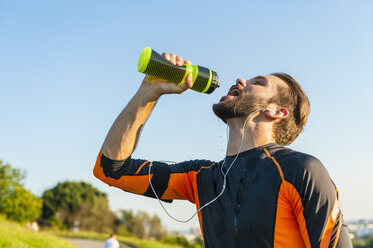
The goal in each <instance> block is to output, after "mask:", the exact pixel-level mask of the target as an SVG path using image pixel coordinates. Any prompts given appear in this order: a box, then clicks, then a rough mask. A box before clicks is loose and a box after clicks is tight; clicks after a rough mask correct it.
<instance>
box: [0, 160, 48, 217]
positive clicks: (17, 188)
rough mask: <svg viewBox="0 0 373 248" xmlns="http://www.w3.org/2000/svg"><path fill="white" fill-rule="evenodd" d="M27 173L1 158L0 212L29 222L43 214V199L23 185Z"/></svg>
mask: <svg viewBox="0 0 373 248" xmlns="http://www.w3.org/2000/svg"><path fill="white" fill-rule="evenodd" d="M24 178H25V173H24V172H23V171H21V170H19V169H15V168H12V167H11V166H10V165H9V164H4V163H3V162H2V161H1V160H0V213H3V214H5V215H6V217H7V218H8V219H11V220H14V221H18V222H21V223H23V222H27V221H33V220H35V219H36V218H38V217H39V216H40V214H41V207H42V199H40V198H38V197H36V196H35V195H34V194H32V193H31V192H30V191H28V190H26V189H25V188H24V186H23V185H22V180H23V179H24Z"/></svg>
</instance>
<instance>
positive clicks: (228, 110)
mask: <svg viewBox="0 0 373 248" xmlns="http://www.w3.org/2000/svg"><path fill="white" fill-rule="evenodd" d="M267 105H268V99H266V100H265V99H263V98H261V97H257V96H248V95H241V96H237V97H235V98H234V99H231V100H226V101H222V102H219V103H215V104H214V105H213V106H212V109H213V111H214V113H215V115H216V116H217V117H219V118H220V119H221V120H222V121H224V122H225V123H227V120H228V119H230V118H235V117H247V116H249V114H251V113H252V112H254V111H255V110H258V109H261V108H265V107H267Z"/></svg>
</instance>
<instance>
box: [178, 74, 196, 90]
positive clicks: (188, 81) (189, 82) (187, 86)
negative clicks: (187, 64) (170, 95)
mask: <svg viewBox="0 0 373 248" xmlns="http://www.w3.org/2000/svg"><path fill="white" fill-rule="evenodd" d="M192 86H193V75H192V73H189V74H188V75H187V76H186V77H185V82H184V83H183V84H181V85H180V88H181V89H182V91H181V92H180V93H183V92H184V91H186V90H187V89H190V88H192Z"/></svg>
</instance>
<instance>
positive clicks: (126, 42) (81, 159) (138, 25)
mask: <svg viewBox="0 0 373 248" xmlns="http://www.w3.org/2000/svg"><path fill="white" fill-rule="evenodd" d="M301 2H302V3H301ZM372 13H373V2H372V1H368V0H366V1H307V2H306V1H217V0H215V1H91V0H89V1H88V0H87V1H76V0H74V1H72V0H71V1H1V2H0V94H1V97H0V114H1V121H0V159H2V160H4V161H5V162H8V163H10V164H11V165H12V166H14V167H18V168H22V169H24V170H25V171H26V172H27V178H26V180H25V183H26V187H27V188H28V189H30V190H32V191H33V192H34V193H35V194H37V195H39V196H40V195H41V194H42V192H43V191H44V190H45V189H48V188H50V187H53V186H54V185H56V183H57V182H61V181H64V180H84V181H87V182H90V183H92V184H93V185H94V186H95V187H98V188H99V189H100V190H102V191H105V192H107V193H108V195H109V201H110V205H111V208H112V209H113V210H117V209H119V208H124V209H134V210H146V211H148V212H150V213H157V214H158V215H159V216H161V218H162V220H163V222H164V223H165V224H167V226H168V227H169V228H171V229H187V228H189V227H190V226H194V225H197V220H196V219H195V220H194V221H193V222H192V223H189V224H178V223H176V222H174V221H173V220H171V219H170V218H168V217H167V216H166V214H164V212H163V210H162V209H161V207H160V206H159V204H158V202H157V201H155V200H152V199H146V198H145V197H142V196H134V195H132V194H130V193H125V192H123V191H121V190H118V189H115V188H109V187H107V186H106V185H105V184H104V183H102V182H101V181H99V180H97V179H95V178H94V177H93V174H92V169H93V166H94V162H95V160H96V156H97V154H98V152H99V149H100V147H101V144H102V142H103V140H104V138H105V135H106V133H107V131H108V129H109V128H110V126H111V124H112V122H113V121H114V119H115V118H116V116H117V115H118V114H119V112H120V111H121V110H122V109H123V108H124V107H125V105H126V104H127V102H128V101H129V99H130V98H131V97H132V96H133V95H134V93H135V92H136V90H137V89H138V87H139V85H140V83H141V80H142V78H143V75H141V74H140V73H138V72H137V69H136V66H137V60H138V57H139V55H140V52H141V50H142V49H143V48H144V47H146V46H150V47H152V48H153V49H155V50H156V51H159V52H163V51H168V52H173V53H176V54H178V55H181V56H183V57H184V58H187V59H190V60H192V62H193V63H194V64H199V65H203V66H206V67H209V68H212V69H213V70H215V71H216V72H218V74H219V76H220V79H221V87H220V88H219V89H217V90H216V91H215V92H214V93H213V94H211V95H205V94H200V93H196V92H194V91H190V92H186V93H185V94H183V95H177V96H176V95H172V96H164V97H162V98H161V99H160V101H159V102H158V104H157V106H156V108H155V110H154V112H153V114H152V116H151V117H150V119H149V121H148V122H147V124H146V126H145V128H144V130H143V133H142V136H141V139H140V142H139V144H138V148H137V150H136V151H135V153H134V155H133V157H138V158H146V159H149V160H172V161H183V160H189V159H196V158H206V159H212V160H220V159H222V158H223V157H224V154H225V147H226V137H225V130H226V127H225V124H224V123H223V122H221V121H219V120H218V119H217V117H215V116H214V114H213V112H212V110H211V106H212V104H213V103H215V102H217V101H218V100H219V99H220V97H221V96H222V95H223V94H226V92H227V90H228V88H229V87H230V86H231V85H232V84H233V83H234V82H235V79H236V78H238V77H243V78H251V77H253V76H256V75H260V74H268V73H272V72H279V71H281V72H287V73H289V74H291V75H292V76H294V77H295V78H296V79H297V80H298V81H299V82H300V84H301V85H302V86H303V88H304V90H305V91H306V93H307V94H308V96H309V98H310V101H311V114H310V117H309V122H308V124H307V126H306V128H305V131H304V132H303V133H302V134H301V136H300V137H299V138H298V140H297V141H296V142H295V143H293V144H292V145H291V146H290V147H291V148H293V149H295V150H300V151H303V152H306V153H309V154H312V155H314V156H316V157H318V158H319V159H320V160H321V161H322V162H323V163H324V165H325V166H326V167H327V169H328V170H329V173H330V175H331V177H332V179H333V180H334V181H335V183H336V185H337V187H338V189H339V192H340V198H341V206H342V210H343V212H344V217H345V219H346V220H352V219H356V218H373V211H372V209H373V198H372V197H371V196H372V195H373V180H372V174H373V168H372V166H373V163H372V161H371V152H372V151H371V148H370V141H371V140H372V138H373V134H372V121H373V117H372V114H373V111H372V109H371V105H372V104H371V99H372V96H371V95H372V92H373V87H372V83H373V80H372V70H373V45H372V44H373V32H372V30H373V29H372V27H373V15H372ZM167 208H168V209H169V210H170V212H171V213H173V214H174V215H176V216H177V217H179V218H187V217H189V216H190V215H191V214H192V213H193V212H194V209H195V208H194V206H193V205H192V204H189V203H184V202H177V203H174V204H171V205H169V204H167Z"/></svg>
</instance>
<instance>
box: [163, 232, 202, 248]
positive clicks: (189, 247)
mask: <svg viewBox="0 0 373 248" xmlns="http://www.w3.org/2000/svg"><path fill="white" fill-rule="evenodd" d="M162 242H163V243H165V244H174V245H181V246H182V247H185V248H202V247H204V246H203V240H202V239H197V240H196V241H195V242H189V241H188V240H187V239H186V238H185V237H184V236H180V235H177V236H167V237H166V238H164V239H163V240H162Z"/></svg>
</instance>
